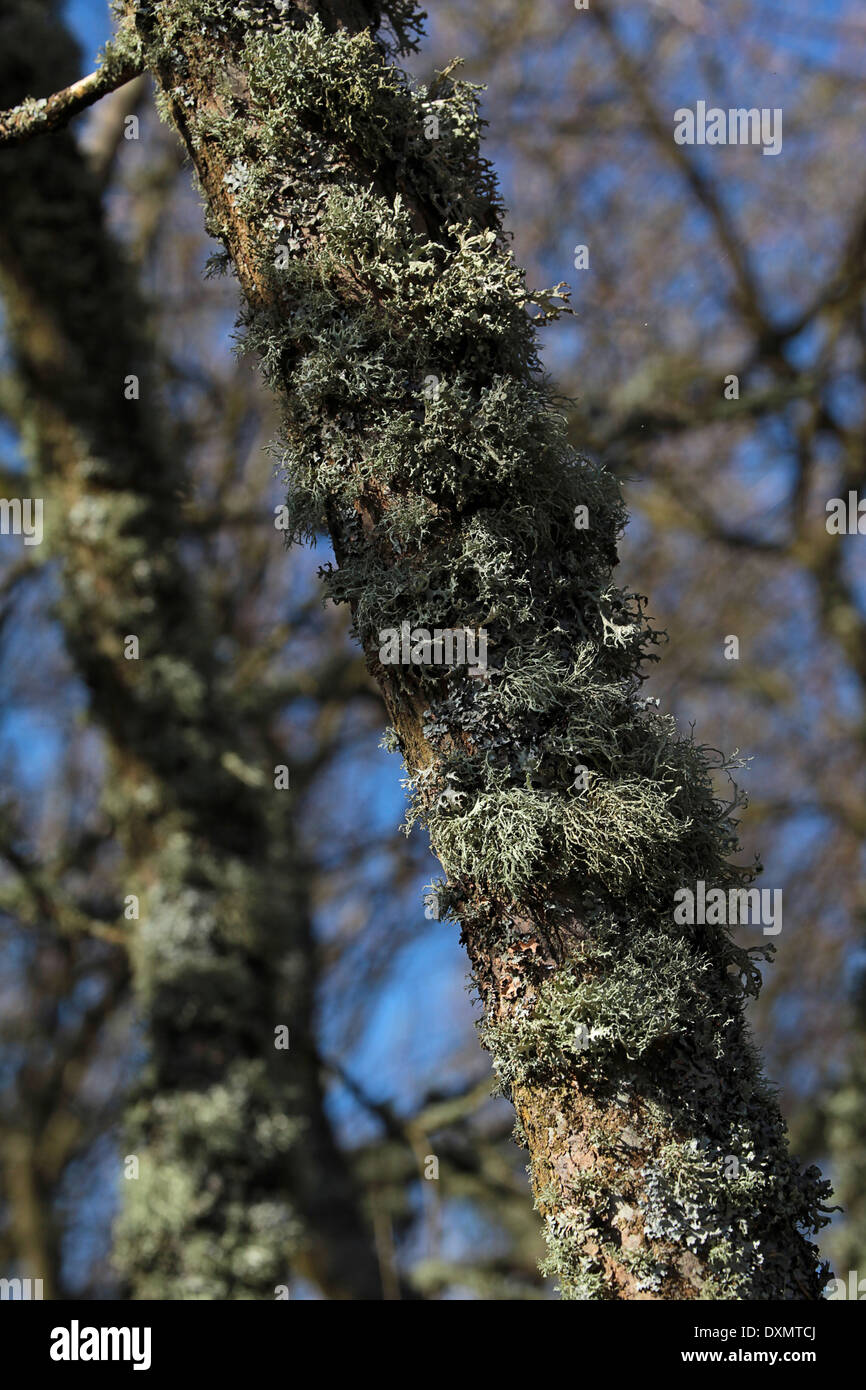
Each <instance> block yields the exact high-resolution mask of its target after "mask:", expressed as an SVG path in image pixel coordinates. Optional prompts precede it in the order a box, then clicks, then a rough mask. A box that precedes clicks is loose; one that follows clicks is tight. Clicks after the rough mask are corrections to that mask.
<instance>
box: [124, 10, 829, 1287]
mask: <svg viewBox="0 0 866 1390" xmlns="http://www.w3.org/2000/svg"><path fill="white" fill-rule="evenodd" d="M132 8H133V12H134V15H135V20H136V23H137V26H138V30H139V33H140V36H141V38H142V40H143V42H144V45H145V51H146V54H147V59H148V63H149V65H150V67H151V69H152V71H153V73H154V75H155V76H156V78H157V81H158V83H159V85H160V88H161V92H162V102H163V104H164V107H165V108H166V109H167V111H168V112H169V114H170V116H171V118H172V120H173V121H174V123H175V125H176V126H177V128H178V130H179V132H180V133H181V136H182V138H183V140H184V142H185V144H186V147H187V149H188V151H189V153H190V155H191V157H192V159H193V160H194V163H195V167H196V169H197V172H198V175H199V178H200V180H201V183H202V186H203V188H204V192H205V196H206V199H207V205H208V219H209V227H210V229H211V230H212V232H213V233H214V234H215V235H217V236H219V237H220V238H221V239H222V240H223V242H224V243H225V246H226V248H227V250H228V253H229V255H230V257H231V260H232V262H233V263H234V266H235V267H236V270H237V273H238V277H239V279H240V282H241V285H242V288H243V290H244V293H245V296H246V304H247V307H246V310H245V315H244V317H245V321H246V324H247V336H248V341H249V343H250V346H251V347H252V348H253V349H255V350H256V351H257V352H258V353H259V354H260V355H261V358H262V361H263V364H264V370H265V372H266V375H267V377H268V379H269V381H270V382H271V383H272V384H273V386H274V387H275V389H276V390H277V391H278V393H279V394H280V395H281V397H282V401H283V404H284V417H285V420H284V433H283V439H282V452H283V461H284V464H285V468H286V472H287V475H288V476H289V479H290V484H291V491H290V494H289V506H290V509H291V512H292V515H293V518H294V525H295V532H296V534H297V535H299V536H300V535H304V534H307V535H308V534H310V533H312V532H314V531H315V530H316V529H317V528H319V527H320V526H321V525H322V524H323V523H324V522H325V521H327V525H328V528H329V530H330V534H331V536H332V539H333V543H334V548H335V553H336V557H337V561H338V567H337V568H336V569H335V570H330V569H329V572H328V573H327V575H326V584H327V588H328V592H329V593H330V594H331V596H332V597H333V598H334V599H336V600H338V601H348V602H349V603H351V605H352V608H353V613H354V620H355V625H356V629H357V632H358V635H359V637H360V639H361V641H362V643H363V645H364V649H365V652H366V654H367V659H368V662H369V665H370V669H371V670H372V671H373V672H374V673H375V675H376V677H377V679H378V681H379V683H380V685H381V688H382V690H383V693H384V696H385V699H386V701H387V704H388V709H389V713H390V717H391V719H392V722H393V727H394V738H395V741H396V743H397V744H398V745H399V747H400V749H401V751H402V753H403V755H404V757H405V760H406V765H407V768H408V772H409V777H410V783H411V786H412V788H413V806H412V812H411V815H412V817H413V818H415V819H420V820H422V821H423V822H424V823H426V825H427V826H428V827H429V831H430V836H431V840H432V843H433V846H434V848H435V850H436V852H437V854H438V856H439V858H440V860H441V862H442V864H443V866H444V868H445V870H446V873H447V884H443V885H441V887H440V890H439V892H438V895H437V900H438V905H439V909H440V914H441V913H447V914H448V916H449V917H451V918H454V919H459V921H460V922H461V925H462V934H463V940H464V941H465V944H466V947H467V950H468V953H469V957H470V960H471V962H472V967H473V972H474V978H475V983H476V986H477V989H478V993H479V995H480V998H481V1001H482V1005H483V1022H482V1035H483V1038H484V1041H485V1043H486V1045H487V1046H488V1047H489V1049H490V1051H491V1053H492V1055H493V1059H494V1062H495V1065H496V1068H497V1070H498V1073H499V1076H500V1077H501V1079H502V1084H503V1087H504V1089H505V1090H506V1091H507V1092H508V1093H509V1094H510V1095H511V1097H512V1099H513V1101H514V1105H515V1109H516V1111H517V1121H518V1133H519V1134H520V1135H521V1136H522V1137H523V1139H524V1140H525V1142H526V1144H527V1146H528V1148H529V1152H530V1156H531V1160H532V1179H533V1186H534V1190H535V1197H536V1202H537V1205H538V1208H539V1211H540V1212H541V1215H542V1217H543V1220H544V1223H545V1227H546V1232H547V1238H548V1242H549V1249H550V1256H549V1261H548V1268H549V1270H550V1272H551V1273H553V1274H555V1275H556V1277H557V1279H558V1281H559V1284H560V1287H561V1288H562V1291H563V1293H564V1295H565V1296H568V1297H573V1298H621V1299H676V1298H688V1299H690V1298H698V1297H704V1298H706V1297H716V1298H732V1299H815V1298H817V1297H819V1295H820V1291H821V1288H822V1286H823V1284H824V1282H825V1277H826V1275H825V1271H824V1270H819V1268H818V1260H817V1254H816V1250H815V1247H814V1246H813V1245H812V1244H811V1243H810V1241H809V1240H808V1239H807V1234H808V1233H809V1232H810V1231H812V1230H815V1229H817V1228H818V1227H819V1226H820V1225H821V1224H823V1221H822V1215H821V1213H822V1204H823V1202H824V1200H825V1198H826V1191H827V1189H826V1184H824V1183H823V1182H822V1181H821V1180H820V1177H819V1175H818V1173H817V1171H816V1170H814V1169H809V1170H807V1171H806V1172H805V1173H804V1172H801V1171H800V1169H799V1167H798V1166H797V1164H796V1163H795V1162H794V1161H792V1159H791V1158H790V1157H789V1154H788V1149H787V1140H786V1135H785V1130H784V1125H783V1122H782V1120H781V1117H780V1112H779V1109H778V1107H777V1104H776V1102H775V1099H774V1098H773V1095H772V1093H771V1091H770V1090H769V1089H768V1087H767V1085H766V1083H765V1082H764V1081H763V1080H762V1078H761V1073H760V1068H759V1064H758V1062H757V1061H756V1058H755V1055H754V1052H753V1049H752V1046H751V1044H750V1042H749V1038H748V1034H747V1029H746V1025H745V1023H744V1019H743V1007H744V1001H745V998H746V996H747V995H748V994H749V993H750V992H754V990H755V988H756V987H757V986H756V980H757V975H756V970H755V966H754V964H753V961H752V959H751V956H750V954H748V953H746V952H745V951H743V950H741V949H739V948H737V947H736V946H735V945H734V944H733V942H732V939H731V937H730V935H729V932H728V930H727V928H726V927H725V926H723V925H720V926H713V925H707V926H701V925H695V926H689V925H680V924H678V923H676V922H675V920H674V894H675V893H676V892H677V890H678V889H680V888H683V887H689V885H691V887H692V889H693V890H694V889H695V886H696V884H697V883H698V882H700V881H703V882H705V883H706V884H707V885H708V886H714V887H720V888H723V889H725V890H727V889H728V888H732V889H733V888H740V887H741V886H742V885H743V884H744V883H746V882H748V879H749V875H748V873H747V872H745V871H743V870H740V869H738V868H736V867H734V866H732V865H731V863H730V857H731V854H732V853H733V852H734V851H735V846H736V840H735V828H734V827H735V823H734V822H733V821H732V819H731V815H730V812H731V809H732V808H731V807H728V806H725V805H724V804H723V803H721V802H720V801H719V800H718V799H717V798H716V796H715V795H714V792H713V786H712V770H713V761H712V758H711V755H709V754H708V753H707V752H705V750H703V749H702V748H700V747H698V746H695V745H694V744H693V743H692V742H691V741H690V740H689V739H687V738H684V737H683V736H682V735H680V734H679V733H678V731H677V730H676V728H675V726H674V724H673V722H672V720H671V719H670V718H668V717H666V716H664V715H662V714H660V713H658V712H657V711H656V710H655V709H653V708H652V707H649V706H648V705H647V703H646V702H645V701H642V700H641V698H640V695H639V687H640V675H639V672H640V668H641V663H642V662H643V661H644V660H645V659H646V651H647V648H648V647H651V646H652V644H653V642H654V641H657V640H658V639H657V637H656V635H655V634H653V632H652V631H651V629H650V628H649V626H648V623H647V621H646V619H645V617H644V613H643V607H642V604H641V602H640V600H639V599H638V598H637V597H636V596H635V595H632V594H629V593H628V592H624V591H622V590H620V589H616V588H614V587H613V585H612V580H611V570H612V567H613V566H614V564H615V563H616V539H617V535H618V533H619V531H620V529H621V527H622V525H623V523H624V513H623V509H622V504H621V501H620V498H619V495H618V492H617V489H616V486H615V483H614V481H613V480H612V479H611V478H610V477H609V476H607V475H606V474H605V472H604V470H603V469H601V468H599V467H597V466H595V465H594V464H591V463H589V462H586V461H585V460H583V459H582V458H580V457H578V456H576V455H575V454H574V453H573V452H572V451H571V450H570V449H569V448H568V446H567V443H566V440H565V433H564V426H563V422H562V420H561V419H560V418H559V417H558V416H557V415H556V413H555V412H554V410H553V408H552V404H551V398H550V396H549V393H548V391H547V390H546V388H545V386H544V384H543V382H542V380H541V378H540V376H539V372H538V363H537V360H536V357H535V351H536V349H535V333H534V328H533V326H532V324H531V323H530V320H529V318H528V316H527V313H526V307H525V306H526V303H527V302H532V301H528V297H527V294H526V291H525V289H524V284H523V279H522V276H521V274H520V272H519V271H518V270H517V269H516V268H515V266H514V265H513V263H512V261H511V259H510V256H509V252H508V248H507V242H506V239H505V236H504V234H503V232H502V231H501V223H500V209H499V207H498V204H497V201H496V193H495V187H494V183H493V178H492V174H491V171H490V169H489V167H488V165H487V164H486V163H485V161H484V159H483V157H482V155H481V153H480V149H479V122H478V117H477V111H476V100H475V95H474V92H473V90H472V89H470V88H468V87H467V86H465V85H462V84H460V83H457V82H455V81H454V80H452V79H451V78H450V77H448V76H444V75H443V76H440V77H439V78H438V79H437V80H436V82H435V83H434V86H433V88H432V89H431V90H429V91H425V90H424V89H416V88H413V87H411V86H410V85H409V84H408V83H407V81H406V80H405V79H404V77H403V76H402V75H401V74H400V72H399V71H398V70H397V69H395V68H394V67H392V66H391V65H390V64H389V61H388V57H387V54H386V51H385V49H386V45H385V44H384V43H383V41H382V40H381V39H379V40H377V39H376V38H374V37H373V36H372V35H371V33H370V32H369V31H368V30H366V29H365V26H366V25H369V24H372V25H374V26H376V25H378V22H379V20H380V17H381V18H382V19H383V20H384V21H385V22H386V23H390V24H391V27H392V28H393V29H394V30H396V32H397V35H398V41H397V43H396V45H393V46H392V48H394V47H395V48H397V49H399V48H400V47H401V46H402V47H404V48H405V47H406V46H407V45H411V44H412V43H413V33H414V28H413V26H414V17H413V11H412V9H411V6H410V5H409V4H406V3H402V0H395V3H394V4H393V5H391V6H387V5H385V6H381V7H379V6H372V5H370V6H367V5H363V4H360V3H340V0H333V3H324V4H316V3H312V0H310V2H309V3H303V4H291V5H289V4H286V5H283V6H281V7H280V11H281V13H279V14H278V11H277V9H276V8H275V7H271V6H270V5H267V6H265V5H259V4H256V3H251V4H250V5H249V6H247V7H245V8H244V9H243V10H241V9H239V8H238V7H233V6H230V5H220V4H215V3H213V0H175V2H173V0H167V3H164V4H161V5H158V6H156V5H150V4H141V5H138V6H133V7H132ZM541 302H542V303H543V306H544V313H545V316H549V314H550V312H555V310H552V309H551V303H550V298H549V297H546V298H544V299H543V301H541ZM584 508H585V509H586V510H585V511H583V510H581V509H584ZM585 521H586V522H588V524H587V525H584V524H583V523H584V522H585ZM326 568H329V567H326ZM404 623H405V624H408V631H409V632H411V633H415V634H416V636H417V633H418V630H422V631H421V638H422V639H423V632H424V631H426V632H427V634H428V636H429V634H430V633H431V632H432V631H433V630H435V629H439V630H443V631H445V630H460V631H463V630H466V629H468V630H469V631H471V632H473V633H478V632H479V629H483V630H484V633H486V636H487V641H488V652H489V664H488V668H487V669H486V671H482V672H481V673H480V675H479V674H476V675H470V674H468V671H467V668H466V667H465V666H458V665H452V666H450V667H449V666H441V665H436V664H434V663H433V662H431V661H430V659H429V658H430V656H431V652H430V650H429V649H428V650H427V651H426V652H425V651H424V649H423V647H418V648H416V656H417V657H418V658H419V659H418V660H417V661H416V660H407V659H406V656H407V653H402V657H403V659H402V661H401V660H400V659H399V657H398V659H397V660H396V661H395V660H394V659H393V658H394V656H395V652H398V651H399V639H395V640H396V646H395V644H394V642H393V641H392V640H391V636H392V634H393V633H394V632H396V633H397V634H400V633H401V625H402V624H404ZM452 655H453V653H452Z"/></svg>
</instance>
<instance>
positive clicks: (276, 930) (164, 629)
mask: <svg viewBox="0 0 866 1390" xmlns="http://www.w3.org/2000/svg"><path fill="white" fill-rule="evenodd" d="M0 55H2V57H0V70H2V75H3V87H4V92H5V93H6V94H7V96H8V97H11V98H12V99H15V98H17V97H23V96H24V95H25V94H32V93H34V92H36V93H37V94H39V93H41V92H45V91H50V90H51V89H52V88H53V87H56V86H58V85H60V84H61V83H62V82H63V81H65V80H67V79H68V77H70V76H72V75H73V73H74V68H73V71H72V72H70V70H69V69H70V66H71V64H72V62H73V61H74V59H73V55H72V51H71V48H70V41H69V40H68V38H67V37H66V36H65V35H64V32H63V30H62V27H61V26H59V24H58V19H57V13H56V6H55V5H54V4H53V3H44V4H36V3H34V2H33V0H27V3H24V2H23V0H22V3H20V4H16V5H12V6H7V7H6V9H5V11H4V15H3V18H2V24H0ZM0 188H2V194H3V200H4V205H5V213H4V220H3V227H2V232H0V275H2V283H3V289H4V295H5V303H6V311H7V322H6V328H7V333H8V338H9V341H10V345H11V348H12V353H13V356H14V365H15V368H16V371H17V374H18V378H19V385H20V396H21V399H20V409H19V411H18V416H19V423H20V425H21V428H22V438H23V442H24V444H25V445H26V447H27V449H28V451H29V452H30V454H31V456H32V458H33V461H34V465H35V470H36V477H35V487H36V490H37V491H41V492H42V493H43V495H44V497H45V518H46V544H47V545H48V546H49V547H50V551H51V553H52V555H54V556H57V557H58V558H59V560H60V562H61V569H62V595H61V598H60V602H59V614H60V617H61V620H62V623H63V626H64V631H65V636H66V640H67V643H68V646H69V649H70V652H71V654H72V656H73V657H74V660H75V662H76V665H77V668H78V671H79V672H80V674H81V676H82V677H83V679H84V681H85V682H86V685H87V687H88V689H89V692H90V697H91V704H92V712H93V715H94V717H95V719H96V720H97V721H98V722H99V724H100V725H101V726H102V728H103V729H104V731H105V733H106V734H107V737H108V743H109V751H110V760H111V761H110V772H109V778H108V784H109V791H108V794H107V807H108V810H109V812H110V814H111V815H112V817H113V819H114V823H115V826H116V830H117V833H118V835H119V836H120V838H121V841H122V843H123V845H124V847H125V850H126V852H127V857H128V868H127V870H126V872H127V876H128V881H127V884H126V886H125V889H124V892H125V893H128V894H134V895H136V896H137V897H138V898H139V901H140V918H139V920H138V921H137V922H130V923H129V930H130V953H131V957H132V962H133V967H134V978H135V987H136V992H137V997H138V1002H139V1008H140V1011H141V1016H142V1018H143V1022H144V1028H145V1034H146V1038H145V1041H146V1062H145V1070H144V1076H143V1080H142V1083H141V1085H140V1087H139V1089H138V1093H137V1096H136V1098H135V1099H134V1102H133V1104H132V1106H131V1110H130V1114H129V1116H128V1125H127V1133H126V1137H125V1141H124V1142H125V1148H126V1152H127V1153H129V1154H133V1155H135V1156H136V1157H137V1158H138V1160H139V1176H138V1178H137V1180H129V1181H127V1182H126V1183H125V1184H124V1185H123V1186H124V1199H125V1200H124V1203H123V1209H122V1212H121V1216H120V1220H119V1227H118V1244H117V1254H118V1259H119V1262H120V1265H121V1268H122V1271H123V1273H124V1274H125V1276H126V1278H127V1279H128V1282H129V1285H130V1288H131V1291H132V1294H133V1296H134V1297H141V1298H160V1299H162V1298H216V1299H218V1298H273V1297H274V1295H275V1289H276V1286H278V1285H281V1284H284V1283H286V1282H287V1280H288V1278H289V1277H290V1275H291V1273H293V1272H295V1273H298V1272H300V1273H305V1274H307V1275H308V1276H309V1277H310V1278H311V1279H313V1280H314V1281H315V1282H317V1283H318V1284H319V1285H320V1287H321V1288H322V1290H323V1291H324V1292H325V1294H326V1295H328V1296H331V1297H335V1298H346V1297H355V1298H377V1297H381V1284H380V1278H379V1272H378V1266H377V1262H376V1258H375V1253H374V1247H373V1242H372V1237H371V1235H370V1233H369V1232H368V1230H367V1228H366V1223H365V1221H364V1219H363V1217H362V1214H361V1209H360V1199H359V1194H358V1192H357V1191H356V1188H355V1184H354V1181H353V1179H352V1176H351V1174H350V1172H349V1170H348V1168H347V1165H346V1162H345V1160H344V1158H343V1156H342V1155H341V1154H340V1152H339V1150H338V1148H337V1145H336V1143H335V1140H334V1136H333V1134H332V1132H331V1130H330V1127H329V1124H328V1121H327V1118H326V1115H325V1111H324V1100H323V1094H322V1086H321V1081H320V1077H319V1073H318V1067H317V1063H316V1061H315V1057H314V1054H313V1052H312V1051H311V1048H310V1038H311V1033H312V1020H311V1009H312V991H313V988H314V980H313V977H312V974H311V972H312V968H313V956H314V952H313V943H312V939H311V934H310V916H309V911H310V904H309V901H308V898H307V890H306V885H305V869H306V865H305V864H304V862H303V859H302V856H301V855H300V852H299V849H298V845H297V842H296V836H295V821H294V815H295V811H294V805H293V802H294V791H292V790H288V791H287V790H277V789H275V786H274V768H273V754H272V752H271V751H270V750H269V748H268V745H267V740H266V738H265V737H264V734H263V731H256V730H255V729H253V731H252V732H251V731H250V728H249V720H247V719H246V718H245V715H244V714H242V713H241V712H240V711H239V710H238V708H236V704H235V701H234V697H233V693H232V689H231V683H230V679H229V673H228V672H226V671H225V670H224V669H223V668H222V667H221V665H220V662H219V659H218V656H217V650H216V640H215V639H216V636H217V634H216V632H215V631H214V625H213V622H212V619H211V615H210V614H209V612H208V607H207V602H206V598H205V591H204V588H203V586H196V585H195V584H193V583H192V582H191V580H190V577H189V575H188V573H187V570H186V567H185V565H184V562H183V556H182V540H183V512H182V500H183V496H184V492H185V488H186V479H185V474H184V470H183V468H182V466H181V465H180V464H179V462H178V459H177V457H176V455H175V453H174V451H173V449H172V447H171V440H170V437H169V435H168V433H167V431H166V430H165V429H163V428H162V427H161V425H160V417H161V414H162V411H161V406H160V401H159V399H158V394H157V391H156V388H155V385H154V364H153V361H152V358H151V351H150V347H149V344H148V341H147V337H146V333H145V331H144V329H143V325H144V321H145V314H144V311H143V306H142V304H141V303H140V302H139V300H138V298H137V296H136V293H135V290H134V288H133V286H132V284H131V277H130V275H129V274H128V273H127V269H126V267H125V266H124V264H123V261H122V258H121V256H120V254H119V252H118V250H117V248H116V246H115V245H114V244H113V242H112V240H111V238H110V237H109V235H108V234H107V232H106V229H105V226H104V222H103V213H102V208H101V203H100V196H99V191H98V189H97V186H96V183H95V181H94V179H93V178H92V177H91V175H90V173H89V171H88V168H87V166H86V163H85V161H84V159H83V158H82V156H81V155H80V154H79V152H78V150H77V147H76V145H75V143H74V141H73V140H72V138H71V137H70V136H69V135H68V134H66V133H65V132H63V133H60V134H56V135H52V136H50V137H48V138H46V139H44V140H37V141H34V142H32V143H30V144H29V145H27V146H25V147H22V148H21V149H16V150H14V151H3V152H0ZM133 374H134V375H135V376H137V378H138V382H139V395H138V397H137V398H134V399H127V395H128V393H127V392H125V390H124V384H125V380H126V379H127V378H128V377H129V376H130V375H133ZM129 635H135V636H136V637H137V638H138V641H139V649H140V655H139V658H138V659H137V660H127V659H126V654H125V653H126V648H125V639H126V638H127V637H128V636H129ZM280 1025H285V1026H287V1027H288V1028H289V1030H290V1038H291V1046H290V1048H289V1049H288V1050H281V1049H277V1047H276V1046H275V1029H276V1028H277V1027H278V1026H280Z"/></svg>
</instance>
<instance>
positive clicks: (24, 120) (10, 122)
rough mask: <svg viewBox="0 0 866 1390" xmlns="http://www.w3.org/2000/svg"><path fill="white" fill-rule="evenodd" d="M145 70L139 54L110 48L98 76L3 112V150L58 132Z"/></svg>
mask: <svg viewBox="0 0 866 1390" xmlns="http://www.w3.org/2000/svg"><path fill="white" fill-rule="evenodd" d="M143 70H144V59H143V58H142V56H141V54H140V52H129V51H121V50H119V49H117V48H113V47H112V46H111V45H108V46H107V48H106V53H105V61H104V62H103V64H102V66H101V67H98V68H97V69H96V71H95V72H91V73H90V74H89V75H88V76H87V77H81V78H79V80H78V81H77V82H73V83H72V84H71V86H69V87H64V88H63V90H62V91H61V92H55V93H54V95H53V96H50V97H28V98H27V100H26V101H23V102H22V103H21V105H20V106H13V107H12V109H11V110H10V111H3V112H0V149H2V148H3V147H4V146H6V145H18V144H20V143H21V142H22V141H24V140H29V139H30V138H31V137H32V136H34V135H42V134H44V133H45V132H46V131H49V130H59V129H60V127H61V126H65V125H66V123H67V121H70V120H71V119H72V117H73V116H77V115H78V113H79V112H80V111H85V110H86V109H87V107H88V106H93V104H94V102H97V101H99V99H100V97H104V96H107V95H108V93H109V92H114V91H116V90H117V88H118V87H122V86H124V84H125V83H127V82H131V81H132V79H133V78H134V77H138V75H139V73H141V72H143Z"/></svg>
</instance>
